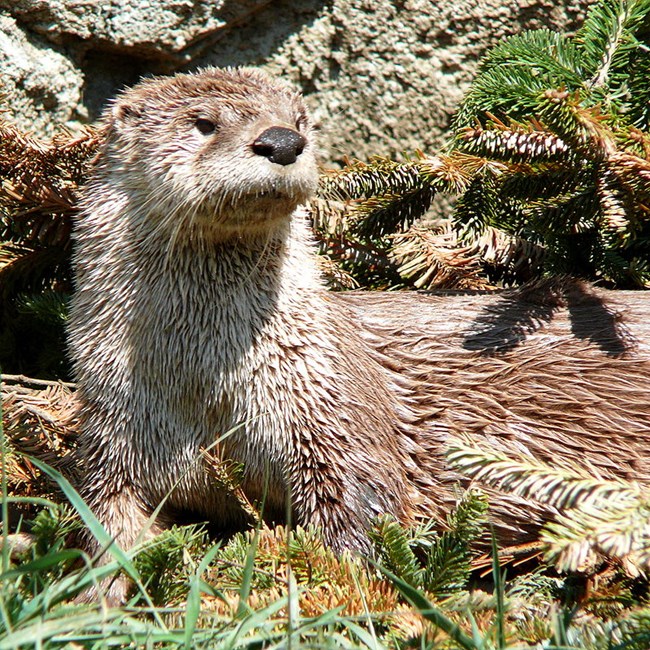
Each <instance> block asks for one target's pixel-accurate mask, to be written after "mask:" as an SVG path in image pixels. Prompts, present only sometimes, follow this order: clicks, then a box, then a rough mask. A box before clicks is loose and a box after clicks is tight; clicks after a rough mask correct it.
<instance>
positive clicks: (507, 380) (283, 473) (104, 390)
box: [69, 69, 650, 601]
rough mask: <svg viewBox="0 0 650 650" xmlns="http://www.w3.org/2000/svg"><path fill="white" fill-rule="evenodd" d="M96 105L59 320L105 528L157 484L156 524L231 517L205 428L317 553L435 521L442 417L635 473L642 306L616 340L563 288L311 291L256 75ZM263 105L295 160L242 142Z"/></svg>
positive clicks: (304, 168)
mask: <svg viewBox="0 0 650 650" xmlns="http://www.w3.org/2000/svg"><path fill="white" fill-rule="evenodd" d="M197 119H209V120H212V121H213V122H214V123H215V124H216V125H217V128H216V130H215V132H214V133H213V134H207V135H206V134H204V133H200V132H199V131H198V130H197V129H196V128H195V124H196V120H197ZM104 121H105V125H106V128H107V133H108V136H107V141H106V143H105V145H104V146H103V148H102V150H101V151H100V153H99V156H98V160H97V163H96V167H95V171H94V174H93V177H92V181H91V182H90V184H89V185H88V186H87V188H86V189H85V191H84V198H83V202H82V210H81V213H80V216H79V218H78V219H77V223H76V228H75V241H76V252H75V268H76V282H77V292H76V294H75V297H74V301H73V305H72V314H71V318H70V326H69V333H70V350H71V355H72V358H73V361H74V365H75V372H76V376H77V379H78V383H79V398H80V402H81V404H82V408H81V416H80V417H81V425H80V430H81V441H82V449H83V453H84V458H85V467H86V477H85V479H84V483H83V489H82V492H83V495H84V497H85V498H86V500H87V501H88V502H89V503H90V505H91V507H92V508H93V509H94V511H95V513H96V514H97V516H98V518H99V519H100V521H101V522H102V523H103V524H104V526H105V527H106V528H107V529H108V531H109V533H110V534H111V535H113V536H115V537H116V539H117V541H118V542H119V543H120V544H121V545H123V546H127V547H128V546H130V545H132V544H133V543H134V542H135V540H136V538H137V537H138V536H139V535H140V533H141V531H142V529H143V527H144V526H145V524H146V521H147V519H148V517H149V516H150V515H151V513H152V512H153V510H154V509H155V508H156V506H157V505H158V504H159V503H160V501H161V500H162V499H164V498H165V496H166V495H167V494H168V493H171V494H170V496H169V498H168V500H167V501H166V503H165V506H164V508H163V510H162V512H161V516H160V517H159V522H160V523H162V524H164V523H166V522H168V521H171V520H175V519H176V518H177V517H178V516H179V515H180V513H185V512H190V513H192V514H193V515H194V516H195V517H196V518H198V519H208V520H210V521H212V522H213V523H214V524H215V525H216V526H217V527H219V528H222V529H227V528H232V527H239V526H242V525H244V524H245V523H246V513H244V512H243V511H242V510H241V508H240V507H239V504H238V502H237V500H236V499H235V498H234V497H233V496H232V495H229V494H228V493H227V492H226V491H224V490H223V488H222V487H219V485H218V483H217V482H215V481H213V480H211V478H210V475H209V472H208V471H207V467H206V465H205V463H204V461H203V460H202V456H201V450H202V449H205V448H208V447H210V446H211V445H213V444H214V443H215V441H217V439H219V438H220V437H222V436H224V438H223V439H222V440H221V441H220V442H219V443H218V453H220V454H222V455H223V456H225V457H228V458H231V459H233V460H235V461H238V462H241V463H243V464H244V474H243V482H242V488H243V490H244V492H245V493H246V495H247V496H248V498H249V499H251V500H261V499H263V498H264V499H265V506H264V512H265V515H266V516H267V517H268V518H270V519H276V520H279V519H284V516H285V512H286V507H287V502H289V503H290V504H291V508H292V510H293V516H294V520H295V521H296V522H297V523H300V524H309V523H311V524H315V525H317V526H320V527H321V529H322V533H323V536H324V539H325V541H326V542H327V543H328V544H329V545H331V546H332V547H334V548H335V549H336V550H339V551H340V550H343V549H347V548H349V549H353V550H361V551H364V550H367V549H368V540H367V537H366V531H367V529H368V527H369V525H370V522H371V519H372V518H373V517H375V516H376V515H379V514H381V513H384V512H388V513H391V514H393V515H394V516H395V517H397V519H399V520H400V521H402V522H405V523H408V522H411V521H413V519H414V518H415V517H417V516H418V515H419V514H422V515H428V516H432V515H433V516H436V515H437V516H439V517H440V519H441V521H442V520H443V519H444V517H443V516H442V515H443V513H444V512H445V511H447V510H448V509H450V507H451V504H452V502H453V501H454V489H453V486H454V485H455V484H456V482H457V481H458V480H459V478H458V476H457V475H456V474H454V473H453V472H451V471H449V470H448V468H446V466H445V462H444V451H445V446H446V444H447V441H448V439H449V437H450V436H451V435H453V434H455V433H469V434H471V435H476V436H481V437H482V438H483V439H486V440H487V441H488V442H489V443H491V444H494V445H495V446H496V447H498V448H503V449H505V450H509V451H515V452H517V453H519V454H522V453H523V454H526V453H531V454H534V455H538V456H541V457H542V458H543V459H545V460H549V459H550V460H553V459H554V458H556V457H558V458H570V459H573V460H577V461H579V460H582V459H583V458H587V459H588V460H589V461H590V462H592V463H594V465H596V466H597V467H598V468H599V469H600V470H601V471H602V472H604V473H608V472H611V473H617V474H623V475H628V476H632V477H638V478H643V479H647V478H648V475H650V468H649V466H648V463H649V460H648V457H649V455H648V454H647V452H646V450H647V449H648V448H649V445H648V443H650V425H649V424H648V417H647V416H648V414H649V413H650V399H649V398H650V388H649V386H650V382H649V381H648V380H649V379H650V364H649V363H648V349H647V343H646V342H647V341H648V338H649V337H648V332H647V328H646V326H645V324H644V323H643V322H642V320H643V318H642V314H643V312H640V313H641V317H639V316H638V315H637V314H635V312H634V309H632V311H631V321H630V323H631V324H632V325H634V326H637V325H638V326H639V327H640V340H639V341H634V340H633V338H632V337H631V335H628V334H627V331H626V330H625V323H626V322H627V321H625V320H623V321H621V320H620V319H619V317H618V316H617V315H616V313H615V312H612V311H611V310H610V308H608V307H606V306H605V304H604V303H603V295H604V294H599V293H594V292H593V291H592V290H591V289H588V288H586V287H582V285H579V284H576V285H571V284H568V283H565V284H562V283H560V284H557V285H554V284H548V285H541V286H540V287H537V288H533V289H529V290H526V291H524V292H523V293H519V294H502V295H489V296H483V297H481V298H480V299H477V297H476V295H475V294H473V295H463V294H458V295H448V296H444V297H441V296H437V297H434V296H423V295H419V294H399V295H395V294H390V295H380V294H367V293H351V294H333V293H330V292H327V291H326V290H325V289H324V287H323V284H322V281H321V278H320V274H319V271H318V267H317V265H316V263H315V258H314V253H313V251H312V247H311V245H310V241H309V236H308V230H307V225H306V223H305V219H304V216H303V215H302V213H301V211H300V210H299V209H297V206H298V205H299V204H300V203H302V202H303V201H304V200H306V199H307V198H308V196H309V195H310V194H311V193H312V192H313V191H314V189H315V186H316V170H315V163H314V151H313V149H314V143H313V134H312V132H311V128H310V125H309V121H308V117H307V116H306V113H305V110H304V107H303V105H302V102H301V100H300V99H299V97H298V96H297V95H295V94H294V93H293V91H291V90H289V89H288V88H286V87H285V86H284V85H282V84H280V83H279V82H277V81H274V80H271V79H270V78H268V77H267V76H265V75H262V74H261V73H259V72H256V71H253V70H248V69H243V70H216V69H212V70H207V71H204V72H202V73H200V74H196V75H178V76H176V77H172V78H169V79H157V80H150V81H146V82H144V83H142V84H140V85H139V86H136V87H135V88H134V89H132V90H130V91H128V92H126V93H125V94H124V95H123V96H122V97H121V98H119V99H118V100H117V102H116V103H115V104H114V106H113V107H112V108H111V109H110V110H109V111H108V112H107V114H106V116H105V118H104ZM278 124H279V125H285V126H287V125H289V126H290V127H291V128H295V129H296V130H299V131H301V132H302V133H303V135H304V136H305V137H306V138H307V146H306V147H305V150H304V152H303V153H302V154H301V155H300V156H299V158H298V160H297V161H296V162H295V163H294V164H290V165H286V166H280V165H277V164H274V163H271V162H270V161H269V160H267V159H266V158H264V157H262V156H260V155H256V154H255V153H254V152H253V151H252V148H251V142H252V141H253V140H254V139H255V138H256V137H257V135H258V134H259V133H260V132H261V131H263V130H264V129H266V128H268V127H269V126H271V125H278ZM642 302H645V301H642ZM567 314H568V316H567ZM551 327H552V329H553V333H552V335H551V334H549V329H550V328H551ZM612 441H614V443H615V448H612ZM492 512H493V517H494V518H495V520H496V522H497V525H498V529H499V531H500V533H501V535H502V536H503V537H504V538H506V539H522V538H526V537H527V536H530V535H531V534H532V532H533V531H534V530H535V529H536V528H537V527H538V526H539V524H540V522H541V521H542V520H543V519H544V517H548V516H549V513H548V512H544V511H543V509H542V507H541V506H534V505H533V504H532V503H530V502H528V501H524V500H523V499H517V498H515V497H507V496H504V495H499V494H497V493H495V494H493V504H492ZM87 545H88V548H89V550H90V551H97V550H98V549H97V548H96V547H95V546H93V543H92V542H87ZM125 588H126V586H125V583H121V582H118V583H115V584H114V585H113V586H112V588H111V589H112V591H111V593H110V598H111V599H113V600H115V601H117V600H120V599H122V598H123V597H124V595H125Z"/></svg>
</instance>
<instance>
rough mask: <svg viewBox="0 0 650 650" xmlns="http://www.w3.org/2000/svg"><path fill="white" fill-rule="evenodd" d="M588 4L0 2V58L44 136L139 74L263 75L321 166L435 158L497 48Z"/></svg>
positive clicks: (17, 103) (518, 0)
mask: <svg viewBox="0 0 650 650" xmlns="http://www.w3.org/2000/svg"><path fill="white" fill-rule="evenodd" d="M587 4H588V3H587V2H585V0H580V1H579V2H575V1H573V0H561V1H560V2H553V1H551V0H479V1H478V2H477V1H476V0H455V1H453V2H437V1H435V0H328V1H322V0H304V1H302V2H295V1H294V0H275V1H274V2H272V3H269V2H268V0H264V1H262V0H221V1H216V2H215V1H214V0H170V2H164V3H163V2H157V0H141V1H140V2H133V1H130V2H129V1H128V0H112V1H111V2H101V3H98V2H94V1H93V0H67V1H66V0H0V8H3V7H4V8H5V17H4V18H3V19H2V22H1V23H0V27H1V28H2V38H3V39H4V41H6V43H5V42H4V41H3V42H1V43H0V56H2V57H3V59H2V61H3V62H4V61H9V65H10V67H11V66H13V67H12V68H11V71H10V72H9V73H8V75H9V77H10V80H11V83H10V86H11V84H13V87H15V93H14V97H15V99H12V108H13V110H14V111H15V112H17V113H19V114H20V113H22V112H23V111H25V115H24V117H25V118H26V121H27V122H30V123H31V122H33V123H35V124H36V125H37V126H39V128H41V125H44V126H43V130H44V131H46V132H49V131H51V126H49V122H57V123H61V122H62V121H63V122H65V121H67V120H70V119H75V111H76V117H77V119H80V120H82V121H83V119H84V115H85V114H86V113H87V114H88V115H89V119H91V120H92V119H94V118H95V117H96V116H97V114H98V112H99V110H100V108H101V106H102V105H103V104H104V103H105V102H106V100H107V98H109V97H110V96H112V95H113V94H114V93H115V92H116V90H117V89H118V88H119V87H121V86H124V85H128V84H131V83H134V82H135V81H136V80H137V78H138V77H139V76H140V75H142V74H146V73H151V72H154V73H159V72H171V71H173V70H176V69H193V68H194V67H198V66H201V65H208V64H213V65H242V64H245V65H260V66H262V67H265V68H267V69H269V70H270V71H272V72H274V73H277V74H282V75H285V76H286V77H289V78H290V79H293V80H294V81H295V82H296V83H297V84H298V85H299V86H301V87H302V88H303V90H304V92H305V93H306V95H307V99H308V102H309V103H310V105H311V107H312V110H313V112H314V114H315V115H316V117H317V119H318V121H319V122H320V124H321V127H322V141H323V149H324V151H326V152H327V154H326V155H325V156H324V160H325V161H330V162H335V163H336V162H340V161H341V160H342V159H343V158H344V157H345V156H348V157H358V158H361V159H367V158H368V157H369V156H370V155H372V154H383V155H389V156H396V155H399V154H400V153H401V152H404V151H406V152H412V151H413V150H415V149H416V148H421V149H425V150H429V151H431V150H433V149H435V148H437V147H438V146H440V144H441V143H442V142H443V141H444V139H445V137H446V135H447V132H448V126H449V121H450V118H451V116H452V114H453V112H454V110H455V108H456V106H457V105H458V102H459V101H460V99H461V97H462V95H463V92H464V91H465V90H466V88H467V87H468V85H469V82H470V80H471V78H472V75H473V73H474V71H475V70H476V66H477V64H478V61H479V59H480V58H481V56H482V55H483V54H484V53H485V51H486V50H487V49H488V48H489V47H490V46H492V45H494V44H495V43H497V42H498V41H499V40H501V39H503V38H504V37H505V36H507V35H509V34H513V33H516V32H518V31H521V30H522V29H530V28H540V27H547V28H551V29H554V30H562V31H567V30H569V31H571V30H572V29H574V28H575V27H576V25H578V24H579V23H580V21H581V20H582V18H583V17H584V13H585V7H586V5H587ZM6 12H11V16H12V17H9V15H8V14H6ZM14 18H15V20H16V21H17V22H15V21H14ZM14 49H15V51H16V57H15V58H17V59H18V60H19V64H18V63H15V62H12V61H11V60H12V59H13V58H14V55H13V54H12V52H13V51H14ZM21 66H22V67H21ZM45 70H47V71H48V72H45ZM43 75H45V77H46V78H45V80H44V81H45V83H42V82H43ZM5 76H7V73H3V79H4V78H5ZM35 79H39V80H41V85H40V86H38V90H37V91H34V90H33V83H34V82H33V81H32V82H31V83H32V86H31V87H32V90H31V91H30V90H29V88H30V86H29V83H28V80H35ZM48 85H49V93H48V92H46V91H47V90H48ZM30 92H31V93H32V94H31V95H29V93H30ZM21 93H22V94H21ZM39 102H40V105H39ZM74 102H77V104H76V106H73V104H74ZM64 107H65V109H64ZM39 110H40V111H41V112H42V113H43V115H39V116H38V117H37V118H36V117H35V115H36V114H37V113H39Z"/></svg>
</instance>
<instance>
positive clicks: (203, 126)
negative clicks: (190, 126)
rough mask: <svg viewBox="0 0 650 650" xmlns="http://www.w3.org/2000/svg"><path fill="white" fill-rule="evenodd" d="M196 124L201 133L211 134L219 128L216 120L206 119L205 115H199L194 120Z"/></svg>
mask: <svg viewBox="0 0 650 650" xmlns="http://www.w3.org/2000/svg"><path fill="white" fill-rule="evenodd" d="M194 126H195V127H196V128H197V129H198V131H199V133H202V134H203V135H210V134H211V133H214V132H215V131H216V130H217V125H216V124H215V123H214V122H212V121H211V120H206V119H205V118H203V117H199V118H198V119H197V120H196V122H194Z"/></svg>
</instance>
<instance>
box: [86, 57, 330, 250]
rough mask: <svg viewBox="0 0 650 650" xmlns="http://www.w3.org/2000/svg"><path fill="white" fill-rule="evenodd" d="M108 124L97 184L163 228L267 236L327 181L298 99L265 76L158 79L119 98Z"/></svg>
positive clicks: (247, 72)
mask: <svg viewBox="0 0 650 650" xmlns="http://www.w3.org/2000/svg"><path fill="white" fill-rule="evenodd" d="M104 121H105V124H106V127H107V140H106V146H105V148H104V150H103V152H102V153H101V154H100V158H99V164H98V167H97V173H98V175H99V176H100V177H103V178H104V180H108V181H109V182H112V183H117V184H119V185H120V187H121V190H122V191H123V192H124V193H125V194H128V196H129V201H130V203H131V204H132V205H131V207H132V208H135V209H136V210H137V211H138V212H139V214H141V215H144V218H147V219H150V220H154V221H156V220H158V221H160V222H161V223H162V225H163V226H164V225H165V224H169V226H170V227H172V228H174V229H176V228H179V227H185V226H187V227H192V226H200V227H201V229H202V230H203V231H205V232H209V233H210V234H211V235H212V236H214V237H215V238H220V237H221V238H228V237H230V236H233V235H240V234H242V233H245V232H248V231H251V232H255V231H262V232H265V231H267V230H268V229H270V228H273V227H274V226H276V225H277V224H278V223H283V222H287V221H288V220H289V218H290V216H291V214H292V212H293V211H294V210H295V208H296V207H297V206H298V205H299V204H301V203H304V202H305V201H306V200H307V199H308V198H309V197H310V195H311V194H313V192H314V191H315V188H316V185H317V182H318V175H317V169H316V162H315V157H314V148H315V145H314V141H313V140H314V137H313V132H312V127H311V123H310V120H309V117H308V115H307V112H306V110H305V106H304V104H303V102H302V100H301V98H300V96H299V94H298V93H296V92H295V91H294V90H293V89H292V88H290V87H289V86H287V85H286V84H284V83H282V82H280V81H277V80H275V79H273V78H271V77H269V76H268V75H266V74H264V73H262V72H261V71H259V70H255V69H249V68H240V69H218V68H211V69H206V70H204V71H202V72H198V73H194V74H179V75H176V76H173V77H168V78H154V79H149V80H146V81H143V82H141V83H139V84H138V85H137V86H134V87H133V88H131V89H130V90H128V91H126V92H125V93H123V94H122V95H121V96H120V97H118V99H117V100H116V101H115V102H114V104H113V105H112V107H111V108H110V109H109V110H108V111H107V113H106V114H105V116H104ZM107 176H108V177H109V178H106V177H107ZM181 222H182V224H181Z"/></svg>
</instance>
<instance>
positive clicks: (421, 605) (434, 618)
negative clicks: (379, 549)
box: [372, 562, 479, 650]
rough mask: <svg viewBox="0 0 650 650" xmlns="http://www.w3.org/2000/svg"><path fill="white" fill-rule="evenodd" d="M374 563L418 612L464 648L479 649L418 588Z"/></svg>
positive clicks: (468, 649) (466, 649) (469, 649)
mask: <svg viewBox="0 0 650 650" xmlns="http://www.w3.org/2000/svg"><path fill="white" fill-rule="evenodd" d="M372 564H374V565H375V566H376V567H377V568H378V569H379V570H380V571H381V572H382V573H383V574H384V575H385V576H386V577H387V578H389V579H390V581H391V582H392V583H393V584H394V585H395V587H397V590H398V591H399V592H400V593H401V594H402V596H404V598H406V600H408V602H409V603H411V605H413V607H415V608H416V609H417V610H418V612H419V613H420V614H421V615H422V616H423V617H424V618H426V619H427V621H430V622H431V623H433V624H434V625H435V626H436V627H438V628H440V629H441V630H442V631H443V632H445V634H447V635H448V636H449V638H451V639H452V640H453V641H455V642H456V643H457V644H458V645H459V646H461V647H462V648H464V650H479V646H477V645H476V643H474V640H473V639H472V638H470V637H469V636H467V634H465V632H463V630H462V629H461V628H460V627H459V626H458V625H457V624H456V623H454V622H453V621H452V620H451V619H450V618H448V617H447V616H445V615H444V614H443V613H442V612H441V611H440V609H438V608H437V607H435V606H434V605H433V604H432V603H431V602H430V601H429V599H428V598H427V597H426V596H425V595H424V594H423V593H422V592H421V591H419V590H418V589H416V588H415V587H413V586H411V585H410V584H408V583H407V582H404V580H402V579H400V578H398V577H397V576H396V575H395V574H393V573H391V572H390V571H388V570H386V569H384V568H383V567H382V566H380V565H379V564H377V563H376V562H373V563H372Z"/></svg>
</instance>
